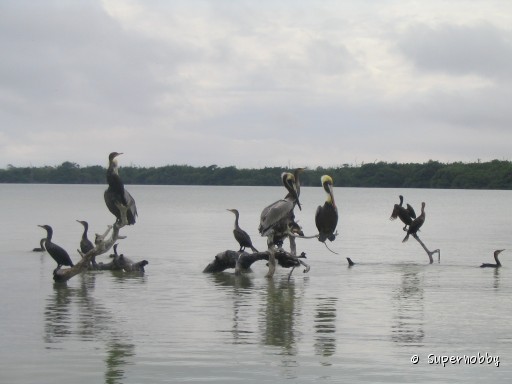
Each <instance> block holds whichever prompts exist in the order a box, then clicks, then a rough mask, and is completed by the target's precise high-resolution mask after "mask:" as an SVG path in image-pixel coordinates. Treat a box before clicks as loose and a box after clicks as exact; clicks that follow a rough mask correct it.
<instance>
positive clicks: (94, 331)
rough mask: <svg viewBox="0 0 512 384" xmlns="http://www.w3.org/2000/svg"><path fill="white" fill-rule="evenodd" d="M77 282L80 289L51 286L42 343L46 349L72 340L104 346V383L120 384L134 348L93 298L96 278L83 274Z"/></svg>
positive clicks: (108, 313)
mask: <svg viewBox="0 0 512 384" xmlns="http://www.w3.org/2000/svg"><path fill="white" fill-rule="evenodd" d="M77 278H78V279H81V281H80V287H79V288H72V287H68V286H67V285H66V284H54V287H53V293H52V294H51V295H50V296H49V297H48V299H47V303H46V307H45V312H44V319H45V325H44V341H45V343H47V344H48V346H47V348H56V344H58V343H64V342H69V341H74V340H73V339H78V341H79V342H83V341H97V342H98V341H99V342H100V343H102V344H103V343H105V349H106V354H107V357H106V359H105V383H109V384H114V383H122V382H123V381H124V380H125V374H124V371H125V367H126V365H128V364H130V360H131V359H130V358H131V357H133V356H134V355H135V352H134V350H135V346H134V344H132V343H130V342H129V337H128V335H126V334H124V333H122V332H121V331H120V328H121V327H119V322H118V321H116V319H115V317H114V316H113V315H112V313H111V312H110V311H108V310H107V309H106V308H105V307H104V306H103V305H102V304H101V301H100V300H98V299H97V298H95V297H94V296H93V293H94V292H92V291H94V286H95V282H96V274H94V273H87V274H82V275H80V276H78V277H77ZM91 292H92V293H91ZM74 327H76V330H75V329H74ZM127 339H128V340H127ZM127 341H128V342H127ZM63 348H65V347H63Z"/></svg>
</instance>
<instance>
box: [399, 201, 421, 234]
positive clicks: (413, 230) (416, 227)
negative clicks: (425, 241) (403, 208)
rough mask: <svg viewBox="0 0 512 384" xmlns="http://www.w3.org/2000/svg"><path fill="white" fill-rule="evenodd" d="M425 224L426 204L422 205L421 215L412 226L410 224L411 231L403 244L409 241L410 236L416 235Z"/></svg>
mask: <svg viewBox="0 0 512 384" xmlns="http://www.w3.org/2000/svg"><path fill="white" fill-rule="evenodd" d="M424 222H425V203H424V202H423V203H421V214H420V215H419V216H418V217H417V218H415V219H414V220H413V221H412V223H411V224H409V229H408V230H407V235H405V237H404V239H403V240H402V243H405V242H406V241H407V240H408V239H409V235H416V232H418V231H419V229H420V228H421V226H422V225H423V223H424Z"/></svg>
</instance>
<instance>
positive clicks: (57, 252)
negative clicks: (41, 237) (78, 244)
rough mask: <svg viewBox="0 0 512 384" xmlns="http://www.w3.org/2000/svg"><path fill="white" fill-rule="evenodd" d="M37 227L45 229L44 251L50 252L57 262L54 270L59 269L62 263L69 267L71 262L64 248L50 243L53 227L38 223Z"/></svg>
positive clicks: (71, 264)
mask: <svg viewBox="0 0 512 384" xmlns="http://www.w3.org/2000/svg"><path fill="white" fill-rule="evenodd" d="M39 227H41V228H44V229H46V241H45V244H44V245H45V247H46V251H47V252H48V253H49V254H50V256H51V257H52V258H53V260H55V262H56V263H57V268H56V269H55V270H58V269H60V267H62V266H63V265H67V266H69V267H72V266H73V262H72V261H71V258H70V257H69V255H68V253H67V252H66V250H65V249H64V248H62V247H60V246H58V245H57V244H55V243H52V236H53V229H52V227H50V226H49V225H39Z"/></svg>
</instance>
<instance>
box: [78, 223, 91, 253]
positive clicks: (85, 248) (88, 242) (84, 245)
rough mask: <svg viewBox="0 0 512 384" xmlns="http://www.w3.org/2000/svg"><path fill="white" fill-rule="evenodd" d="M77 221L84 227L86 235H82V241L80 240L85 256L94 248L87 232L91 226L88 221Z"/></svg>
mask: <svg viewBox="0 0 512 384" xmlns="http://www.w3.org/2000/svg"><path fill="white" fill-rule="evenodd" d="M77 221H78V222H79V223H80V224H82V225H83V226H84V233H83V234H82V239H81V240H80V250H81V251H82V253H83V254H84V255H85V254H86V253H87V252H89V251H90V250H91V249H93V248H94V244H93V243H92V241H91V240H89V239H88V238H87V230H88V229H89V224H88V223H87V221H82V220H77Z"/></svg>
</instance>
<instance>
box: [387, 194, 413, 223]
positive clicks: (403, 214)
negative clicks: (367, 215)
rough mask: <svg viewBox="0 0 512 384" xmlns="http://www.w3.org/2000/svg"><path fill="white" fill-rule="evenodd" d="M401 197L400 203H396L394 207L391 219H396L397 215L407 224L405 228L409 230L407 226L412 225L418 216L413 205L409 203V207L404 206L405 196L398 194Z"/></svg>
mask: <svg viewBox="0 0 512 384" xmlns="http://www.w3.org/2000/svg"><path fill="white" fill-rule="evenodd" d="M398 197H399V199H400V204H395V205H394V207H393V212H391V216H390V217H389V220H395V219H396V218H397V217H399V218H400V220H402V222H403V223H404V224H405V225H404V228H403V230H404V231H407V226H408V225H411V223H412V222H413V220H414V219H415V218H416V212H414V209H413V207H411V206H410V205H409V204H407V208H405V207H403V206H402V204H403V202H404V197H403V196H402V195H400V196H398Z"/></svg>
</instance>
